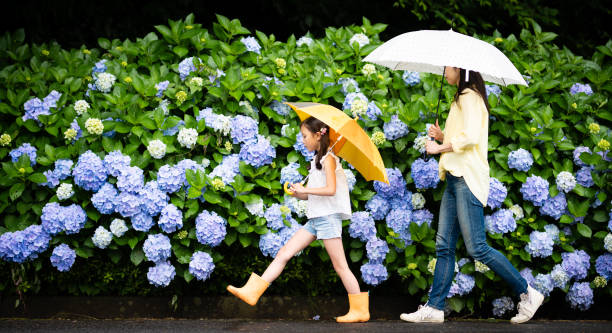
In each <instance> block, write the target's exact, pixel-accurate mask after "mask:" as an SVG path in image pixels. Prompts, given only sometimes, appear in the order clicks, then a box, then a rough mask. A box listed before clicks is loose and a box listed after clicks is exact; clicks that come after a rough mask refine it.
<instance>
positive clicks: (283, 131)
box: [281, 124, 289, 136]
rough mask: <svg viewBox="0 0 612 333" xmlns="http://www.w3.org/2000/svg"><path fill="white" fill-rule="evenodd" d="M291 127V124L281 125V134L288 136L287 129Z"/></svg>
mask: <svg viewBox="0 0 612 333" xmlns="http://www.w3.org/2000/svg"><path fill="white" fill-rule="evenodd" d="M288 128H289V124H285V125H283V127H281V135H282V136H287V129H288Z"/></svg>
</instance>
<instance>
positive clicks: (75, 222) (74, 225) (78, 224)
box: [62, 204, 87, 235]
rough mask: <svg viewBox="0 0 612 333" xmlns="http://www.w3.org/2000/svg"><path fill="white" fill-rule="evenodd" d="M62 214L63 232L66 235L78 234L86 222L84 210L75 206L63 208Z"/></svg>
mask: <svg viewBox="0 0 612 333" xmlns="http://www.w3.org/2000/svg"><path fill="white" fill-rule="evenodd" d="M62 214H63V215H64V230H65V231H66V234H67V235H71V234H78V233H79V231H81V229H83V227H84V226H85V222H87V214H85V210H84V209H83V208H82V207H81V206H79V205H76V204H72V205H70V206H68V207H64V209H63V212H62Z"/></svg>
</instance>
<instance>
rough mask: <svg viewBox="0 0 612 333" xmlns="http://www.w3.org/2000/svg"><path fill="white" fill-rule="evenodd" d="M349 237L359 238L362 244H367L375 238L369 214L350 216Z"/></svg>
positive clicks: (360, 213) (359, 213) (374, 226)
mask: <svg viewBox="0 0 612 333" xmlns="http://www.w3.org/2000/svg"><path fill="white" fill-rule="evenodd" d="M349 235H351V237H353V238H359V239H360V240H361V241H362V242H367V241H369V240H370V239H373V238H375V237H376V225H375V223H374V219H373V218H372V216H370V213H369V212H354V213H353V214H352V215H351V224H350V225H349Z"/></svg>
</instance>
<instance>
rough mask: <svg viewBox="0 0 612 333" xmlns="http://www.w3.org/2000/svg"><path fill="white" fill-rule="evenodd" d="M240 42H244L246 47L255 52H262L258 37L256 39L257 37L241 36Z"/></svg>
mask: <svg viewBox="0 0 612 333" xmlns="http://www.w3.org/2000/svg"><path fill="white" fill-rule="evenodd" d="M240 42H241V43H242V44H244V47H246V49H247V51H251V52H255V53H257V54H260V53H261V51H260V50H261V46H260V45H259V43H258V42H257V39H255V37H252V36H249V37H242V38H240Z"/></svg>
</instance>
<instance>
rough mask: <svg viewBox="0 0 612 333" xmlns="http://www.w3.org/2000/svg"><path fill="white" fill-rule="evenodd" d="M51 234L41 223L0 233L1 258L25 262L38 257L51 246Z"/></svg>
mask: <svg viewBox="0 0 612 333" xmlns="http://www.w3.org/2000/svg"><path fill="white" fill-rule="evenodd" d="M50 241H51V236H50V235H49V234H48V233H47V232H46V231H45V230H43V227H42V226H41V225H31V226H29V227H27V228H25V229H24V230H19V231H15V232H5V233H3V234H2V235H0V259H2V260H5V261H10V262H16V263H19V264H20V263H23V262H25V261H27V260H30V259H36V258H37V257H38V254H40V253H42V252H44V251H45V250H47V248H48V247H49V242H50Z"/></svg>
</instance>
